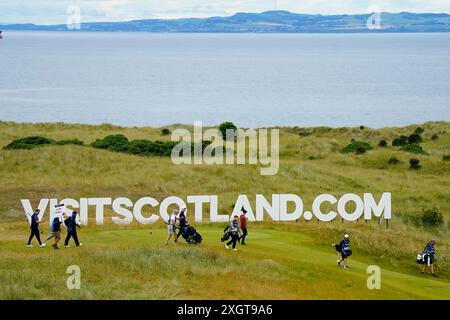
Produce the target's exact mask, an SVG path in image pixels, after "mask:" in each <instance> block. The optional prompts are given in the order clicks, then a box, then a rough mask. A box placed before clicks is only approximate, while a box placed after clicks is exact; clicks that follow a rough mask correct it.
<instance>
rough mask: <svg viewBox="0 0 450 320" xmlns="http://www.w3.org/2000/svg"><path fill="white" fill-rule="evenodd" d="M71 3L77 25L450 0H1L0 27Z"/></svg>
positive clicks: (405, 6) (441, 4)
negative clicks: (76, 13)
mask: <svg viewBox="0 0 450 320" xmlns="http://www.w3.org/2000/svg"><path fill="white" fill-rule="evenodd" d="M73 5H75V6H77V7H78V8H79V9H80V12H81V22H92V21H98V22H100V21H126V20H137V19H153V18H158V19H174V18H187V17H199V18H202V17H211V16H229V15H233V14H235V13H236V12H262V11H268V10H274V9H275V8H276V9H278V10H288V11H291V12H297V13H319V14H343V13H348V14H352V13H370V12H374V11H377V10H378V9H376V8H379V10H381V11H382V12H401V11H409V12H433V13H442V12H445V13H450V0H0V23H35V24H60V23H66V21H67V17H68V13H67V11H68V8H69V7H70V6H73ZM374 8H375V10H374ZM72 12H73V11H72Z"/></svg>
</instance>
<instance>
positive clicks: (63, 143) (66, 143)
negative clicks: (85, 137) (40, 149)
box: [55, 139, 84, 146]
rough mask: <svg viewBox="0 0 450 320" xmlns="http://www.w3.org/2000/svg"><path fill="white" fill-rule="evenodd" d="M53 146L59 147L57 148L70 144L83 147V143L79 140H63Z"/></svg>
mask: <svg viewBox="0 0 450 320" xmlns="http://www.w3.org/2000/svg"><path fill="white" fill-rule="evenodd" d="M55 144H56V145H59V146H64V145H68V144H72V145H76V146H83V145H84V142H83V141H81V140H78V139H65V140H60V141H56V142H55Z"/></svg>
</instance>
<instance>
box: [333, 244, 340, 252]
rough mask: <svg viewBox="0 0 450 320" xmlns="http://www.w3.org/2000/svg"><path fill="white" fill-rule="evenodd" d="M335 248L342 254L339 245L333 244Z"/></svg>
mask: <svg viewBox="0 0 450 320" xmlns="http://www.w3.org/2000/svg"><path fill="white" fill-rule="evenodd" d="M333 247H334V248H335V249H336V251H337V252H339V253H341V246H340V245H338V244H333Z"/></svg>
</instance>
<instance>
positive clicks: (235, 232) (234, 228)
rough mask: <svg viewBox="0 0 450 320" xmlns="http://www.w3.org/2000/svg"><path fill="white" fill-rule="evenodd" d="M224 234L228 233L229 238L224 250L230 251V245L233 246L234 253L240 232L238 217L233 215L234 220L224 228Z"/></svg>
mask: <svg viewBox="0 0 450 320" xmlns="http://www.w3.org/2000/svg"><path fill="white" fill-rule="evenodd" d="M224 232H226V233H227V232H229V233H228V235H229V236H230V237H231V240H230V241H228V242H227V244H226V245H225V248H227V249H230V244H232V245H233V250H234V251H236V250H237V249H236V243H237V242H238V240H239V236H240V233H241V232H240V230H239V216H238V215H235V216H234V219H233V220H232V221H231V222H230V224H229V225H228V226H227V227H226V228H225V230H224Z"/></svg>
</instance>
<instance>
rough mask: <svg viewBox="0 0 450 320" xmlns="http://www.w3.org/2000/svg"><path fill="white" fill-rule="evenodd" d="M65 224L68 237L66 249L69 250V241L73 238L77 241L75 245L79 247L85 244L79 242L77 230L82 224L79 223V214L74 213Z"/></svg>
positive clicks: (65, 244)
mask: <svg viewBox="0 0 450 320" xmlns="http://www.w3.org/2000/svg"><path fill="white" fill-rule="evenodd" d="M64 223H65V224H66V226H67V236H66V240H64V247H65V248H69V247H70V246H69V240H70V238H73V240H74V241H75V245H76V246H77V247H80V246H82V245H83V244H82V243H80V242H79V241H78V234H77V228H80V224H78V223H77V212H76V211H74V212H72V215H71V216H70V217H69V218H67V219H66V220H65V221H64Z"/></svg>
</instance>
